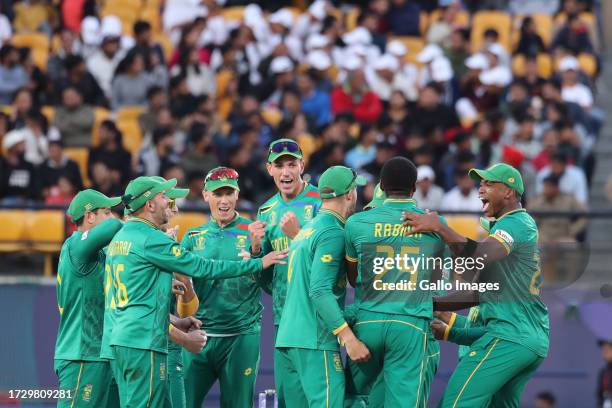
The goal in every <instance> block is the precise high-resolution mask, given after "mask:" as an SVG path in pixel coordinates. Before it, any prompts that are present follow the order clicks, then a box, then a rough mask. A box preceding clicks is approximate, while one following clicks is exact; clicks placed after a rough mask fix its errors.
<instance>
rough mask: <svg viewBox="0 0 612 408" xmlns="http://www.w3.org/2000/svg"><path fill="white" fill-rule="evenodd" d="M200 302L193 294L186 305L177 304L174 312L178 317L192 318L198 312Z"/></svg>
mask: <svg viewBox="0 0 612 408" xmlns="http://www.w3.org/2000/svg"><path fill="white" fill-rule="evenodd" d="M199 305H200V301H199V299H198V296H197V295H195V294H194V296H193V297H192V298H191V300H190V301H189V302H187V303H183V302H177V305H176V310H177V312H178V314H179V316H180V317H187V316H193V315H194V314H195V312H197V311H198V306H199Z"/></svg>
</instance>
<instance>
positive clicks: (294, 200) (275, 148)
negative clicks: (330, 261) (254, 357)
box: [249, 139, 321, 408]
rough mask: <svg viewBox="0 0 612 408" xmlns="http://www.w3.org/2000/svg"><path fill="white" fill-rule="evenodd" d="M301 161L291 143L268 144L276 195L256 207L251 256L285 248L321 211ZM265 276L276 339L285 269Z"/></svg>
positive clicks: (277, 376) (277, 375)
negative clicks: (305, 178) (303, 226)
mask: <svg viewBox="0 0 612 408" xmlns="http://www.w3.org/2000/svg"><path fill="white" fill-rule="evenodd" d="M302 157H303V155H302V150H301V149H300V146H299V145H298V144H297V143H296V142H295V141H294V140H291V139H279V140H277V141H275V142H272V143H271V144H270V147H269V149H268V163H267V164H266V168H267V169H268V174H270V176H271V177H272V178H273V179H274V184H276V188H277V189H278V193H276V194H275V195H274V196H272V198H270V199H269V200H268V201H266V202H265V203H264V204H263V205H262V206H261V207H259V211H258V212H257V221H255V222H253V223H251V224H249V235H250V238H251V254H252V255H253V256H260V255H261V254H266V253H268V252H269V251H272V250H276V251H282V250H285V249H287V248H289V244H290V243H291V240H292V239H293V238H294V237H295V236H296V235H297V234H298V232H299V231H300V228H301V226H302V225H304V224H305V223H307V222H308V221H310V220H312V219H313V218H314V217H315V216H316V215H317V212H318V211H319V208H320V207H321V198H320V196H319V190H318V189H317V188H316V187H315V186H313V185H311V184H309V183H307V182H306V181H304V180H302V173H303V172H304V161H303V160H302ZM268 272H269V273H268ZM266 273H267V279H268V280H269V281H270V283H269V284H268V285H265V286H264V290H266V292H268V293H271V294H272V308H273V312H274V333H275V334H274V338H275V339H276V333H277V332H278V325H279V323H280V320H281V315H282V311H283V306H284V304H285V295H286V293H287V265H277V266H275V267H274V270H273V271H266ZM264 278H266V277H265V276H264ZM275 341H276V340H275ZM277 354H278V352H277V351H276V349H275V351H274V381H275V384H276V389H277V390H278V391H279V393H278V394H277V397H278V404H279V407H281V408H284V407H285V402H284V395H283V393H282V392H283V389H284V387H283V386H282V381H283V379H284V378H285V375H284V373H283V371H282V367H280V366H278V365H277Z"/></svg>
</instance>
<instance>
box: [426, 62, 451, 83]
mask: <svg viewBox="0 0 612 408" xmlns="http://www.w3.org/2000/svg"><path fill="white" fill-rule="evenodd" d="M431 78H432V79H433V80H434V81H436V82H446V81H450V80H451V79H452V78H453V67H452V66H451V63H450V61H449V60H448V58H446V57H438V58H436V59H435V60H433V61H432V62H431Z"/></svg>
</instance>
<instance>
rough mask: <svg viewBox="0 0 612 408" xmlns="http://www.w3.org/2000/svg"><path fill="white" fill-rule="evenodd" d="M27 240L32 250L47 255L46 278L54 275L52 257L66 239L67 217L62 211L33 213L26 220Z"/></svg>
mask: <svg viewBox="0 0 612 408" xmlns="http://www.w3.org/2000/svg"><path fill="white" fill-rule="evenodd" d="M26 228H27V238H28V240H29V242H30V244H31V245H32V249H33V250H34V251H37V252H42V253H44V254H45V266H44V273H45V276H51V275H52V273H53V270H52V269H53V265H52V261H53V258H52V255H53V254H57V253H59V251H60V250H61V248H62V243H63V242H64V237H65V228H66V225H65V215H64V212H63V211H61V210H40V211H31V212H29V214H28V217H27V218H26Z"/></svg>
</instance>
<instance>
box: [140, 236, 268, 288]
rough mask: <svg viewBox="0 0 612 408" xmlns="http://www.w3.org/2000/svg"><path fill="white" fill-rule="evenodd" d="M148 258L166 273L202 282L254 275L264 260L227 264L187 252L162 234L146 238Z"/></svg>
mask: <svg viewBox="0 0 612 408" xmlns="http://www.w3.org/2000/svg"><path fill="white" fill-rule="evenodd" d="M144 250H145V253H144V256H145V257H146V259H147V260H148V261H149V262H151V263H152V264H154V265H155V266H157V267H158V268H160V269H162V270H163V271H165V272H168V273H172V272H177V273H181V274H183V275H187V276H192V277H194V278H202V279H225V278H234V277H237V276H242V275H247V274H250V273H252V274H255V273H257V272H259V271H260V270H261V266H262V261H261V259H249V260H246V261H225V260H223V261H222V260H215V259H204V258H202V257H201V256H198V255H196V254H194V253H193V252H190V251H188V250H187V249H185V248H184V247H182V246H181V245H179V244H178V243H177V242H176V241H174V240H173V239H172V238H170V237H168V236H166V235H165V234H163V233H161V232H159V233H155V234H154V235H153V234H152V235H151V236H150V237H148V238H147V240H146V242H145V245H144Z"/></svg>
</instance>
